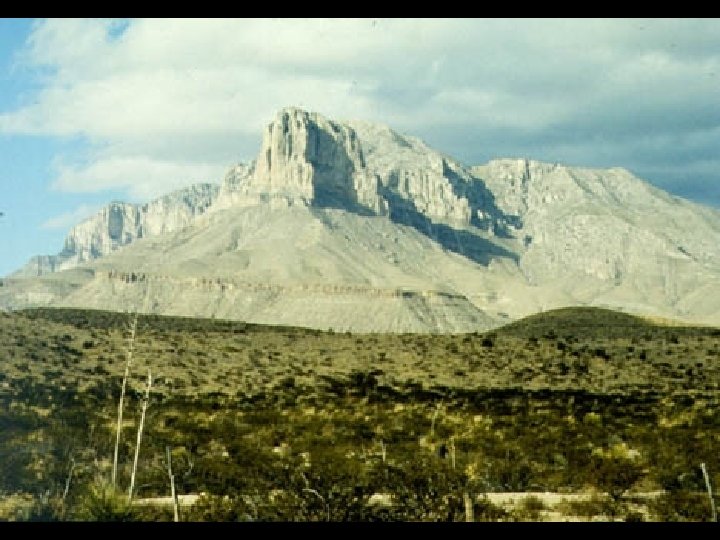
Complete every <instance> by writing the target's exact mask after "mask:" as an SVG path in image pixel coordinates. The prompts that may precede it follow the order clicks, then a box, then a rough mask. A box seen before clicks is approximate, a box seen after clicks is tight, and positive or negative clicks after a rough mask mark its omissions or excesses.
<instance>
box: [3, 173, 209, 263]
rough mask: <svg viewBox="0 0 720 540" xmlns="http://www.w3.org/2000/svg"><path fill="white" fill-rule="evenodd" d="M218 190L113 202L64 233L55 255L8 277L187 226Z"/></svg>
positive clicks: (197, 189)
mask: <svg viewBox="0 0 720 540" xmlns="http://www.w3.org/2000/svg"><path fill="white" fill-rule="evenodd" d="M218 192H219V187H218V186H216V185H213V184H196V185H193V186H190V187H188V188H185V189H182V190H178V191H175V192H173V193H170V194H169V195H165V196H163V197H160V198H159V199H156V200H154V201H152V202H149V203H147V204H129V203H123V202H113V203H110V204H109V205H107V206H106V207H104V208H103V209H102V210H100V211H99V212H98V213H97V214H95V215H94V216H92V217H90V218H88V219H86V220H85V221H83V222H81V223H79V224H78V225H76V226H75V227H73V228H72V229H70V232H69V233H68V235H67V237H66V238H65V243H64V246H63V249H62V251H61V252H60V253H58V254H57V255H44V256H43V255H41V256H37V257H33V258H32V259H31V260H30V262H29V263H28V264H27V265H25V266H24V267H23V268H21V269H20V270H18V271H17V272H15V273H14V274H13V276H12V277H32V276H41V275H44V274H47V273H51V272H57V271H59V270H66V269H69V268H74V267H76V266H78V265H80V264H82V263H85V262H88V261H92V260H94V259H97V258H100V257H104V256H106V255H108V254H110V253H112V252H113V251H115V250H116V249H119V248H121V247H123V246H126V245H128V244H131V243H132V242H134V241H135V240H138V239H139V238H144V237H148V236H155V235H159V234H164V233H167V232H172V231H176V230H178V229H181V228H183V227H187V226H188V225H189V224H190V223H191V222H192V221H193V219H194V218H195V217H196V216H198V215H201V214H203V213H204V212H206V211H207V209H208V208H209V207H210V206H211V205H212V203H213V201H214V200H215V199H216V198H217V195H218Z"/></svg>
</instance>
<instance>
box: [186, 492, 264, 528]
mask: <svg viewBox="0 0 720 540" xmlns="http://www.w3.org/2000/svg"><path fill="white" fill-rule="evenodd" d="M183 521H223V522H227V521H254V519H253V508H252V507H251V506H250V505H248V503H247V502H246V501H245V500H244V499H243V498H241V497H229V496H227V495H225V496H222V495H209V494H207V493H204V494H203V495H201V496H200V498H199V499H198V500H197V502H195V504H193V505H192V506H191V507H190V509H189V510H188V511H187V512H186V516H185V517H184V518H183Z"/></svg>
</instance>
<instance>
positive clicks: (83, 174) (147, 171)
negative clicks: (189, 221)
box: [53, 156, 225, 200]
mask: <svg viewBox="0 0 720 540" xmlns="http://www.w3.org/2000/svg"><path fill="white" fill-rule="evenodd" d="M58 168H59V170H60V172H59V174H58V177H57V179H56V180H55V182H54V184H53V187H55V188H56V189H59V190H62V191H72V192H76V193H91V192H97V191H103V190H106V189H117V188H125V189H127V190H128V192H129V193H130V195H131V197H132V198H134V199H144V200H147V199H151V198H155V197H157V196H159V195H162V194H163V193H167V192H169V191H172V190H174V189H178V188H181V187H183V186H187V185H188V184H191V183H194V182H214V181H217V180H218V179H219V178H221V176H222V175H223V173H224V172H225V167H222V166H218V165H213V164H205V163H182V162H163V161H155V160H152V159H149V158H147V157H143V156H134V157H132V156H123V157H108V158H101V159H98V160H96V161H93V162H92V163H91V164H90V165H87V166H84V167H74V166H59V167H58Z"/></svg>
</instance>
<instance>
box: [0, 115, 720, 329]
mask: <svg viewBox="0 0 720 540" xmlns="http://www.w3.org/2000/svg"><path fill="white" fill-rule="evenodd" d="M57 270H61V271H59V272H58V271H57ZM30 275H32V276H35V277H28V276H30ZM38 276H39V277H38ZM719 286H720V212H718V211H716V210H713V209H710V208H706V207H703V206H700V205H697V204H693V203H691V202H689V201H685V200H683V199H680V198H677V197H673V196H671V195H669V194H667V193H665V192H663V191H662V190H659V189H657V188H654V187H652V186H651V185H649V184H648V183H646V182H644V181H642V180H640V179H638V178H636V177H634V176H633V175H632V174H631V173H629V172H628V171H626V170H624V169H603V170H601V169H584V168H577V167H567V166H563V165H559V164H548V163H540V162H536V161H532V160H525V159H499V160H494V161H491V162H490V163H488V164H486V165H481V166H476V167H467V166H464V165H463V164H461V163H460V162H458V161H457V160H454V159H453V158H451V157H450V156H447V155H444V154H442V153H440V152H437V151H435V150H433V149H432V148H430V147H428V146H427V145H426V144H425V143H423V142H422V141H421V140H419V139H417V138H414V137H409V136H405V135H401V134H399V133H397V132H395V131H393V130H391V129H390V128H388V127H386V126H382V125H377V124H370V123H366V122H357V121H352V122H335V121H332V120H329V119H327V118H325V117H323V116H321V115H319V114H317V113H310V112H306V111H303V110H300V109H297V108H287V109H283V110H281V111H279V112H278V113H277V115H276V117H275V118H274V120H273V121H272V122H271V123H270V124H269V125H268V126H267V128H266V129H265V131H264V134H263V141H262V145H261V148H260V151H259V153H258V156H257V158H256V160H255V161H253V162H251V163H248V164H239V165H237V166H235V167H233V168H231V169H230V171H229V172H228V173H227V175H226V177H225V179H224V181H223V182H222V185H221V186H215V185H208V184H205V185H197V186H193V187H191V188H188V189H187V190H182V191H180V192H176V193H174V194H171V195H169V196H167V197H165V198H162V199H159V200H157V201H154V202H152V203H149V204H148V205H142V206H138V205H124V204H121V203H113V204H111V205H109V206H108V207H106V208H105V209H103V210H102V211H101V212H100V213H99V214H98V215H97V216H95V217H93V218H91V219H89V220H87V221H85V222H83V223H82V224H80V225H78V226H77V227H75V228H74V229H73V230H72V231H71V233H70V235H69V236H68V239H67V240H66V242H65V247H64V249H63V251H62V252H61V253H60V254H59V255H57V256H54V257H45V258H40V259H34V261H31V263H30V265H29V266H26V267H25V269H23V270H22V271H21V272H19V273H16V274H14V275H13V276H10V278H8V279H5V280H4V281H3V286H2V287H0V306H4V307H5V308H10V309H16V308H20V307H23V306H28V305H57V306H73V307H108V306H114V307H115V308H116V309H145V310H148V311H152V312H156V313H164V314H174V315H192V316H205V317H222V318H232V319H243V320H247V321H250V322H258V323H269V324H290V325H299V326H310V327H317V328H334V329H337V330H354V331H374V332H378V331H379V332H382V331H390V332H403V331H431V332H464V331H476V330H484V329H486V328H490V327H494V326H498V325H500V324H502V323H504V322H507V321H508V320H510V319H516V318H520V317H523V316H526V315H529V314H532V313H535V312H540V311H545V310H548V309H551V308H555V307H562V306H572V305H593V306H604V307H612V308H615V309H621V310H625V311H628V312H632V313H638V314H645V315H653V316H660V317H666V318H676V319H684V320H688V321H693V322H703V323H711V324H717V323H719V322H720V295H719V294H718V293H717V292H716V291H718V290H720V287H719Z"/></svg>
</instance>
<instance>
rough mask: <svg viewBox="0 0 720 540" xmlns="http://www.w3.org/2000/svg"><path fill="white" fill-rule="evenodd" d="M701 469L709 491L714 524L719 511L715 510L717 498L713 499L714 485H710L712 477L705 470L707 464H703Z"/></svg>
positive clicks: (711, 515)
mask: <svg viewBox="0 0 720 540" xmlns="http://www.w3.org/2000/svg"><path fill="white" fill-rule="evenodd" d="M700 468H701V469H702V473H703V478H704V479H705V488H706V489H707V493H708V499H710V519H711V520H712V521H713V522H716V521H717V510H716V509H715V497H713V492H712V485H711V484H710V475H709V474H708V472H707V469H706V468H705V464H704V463H701V464H700Z"/></svg>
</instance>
